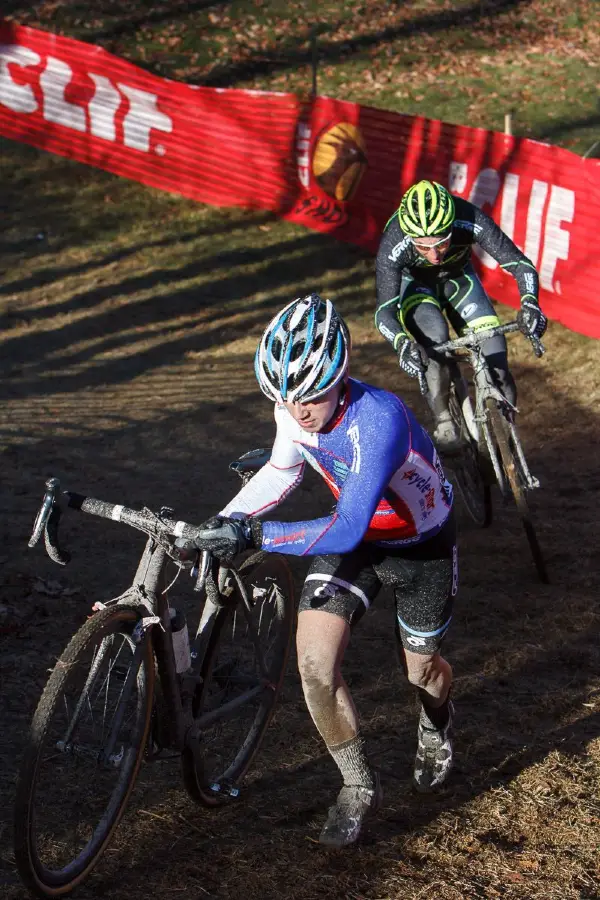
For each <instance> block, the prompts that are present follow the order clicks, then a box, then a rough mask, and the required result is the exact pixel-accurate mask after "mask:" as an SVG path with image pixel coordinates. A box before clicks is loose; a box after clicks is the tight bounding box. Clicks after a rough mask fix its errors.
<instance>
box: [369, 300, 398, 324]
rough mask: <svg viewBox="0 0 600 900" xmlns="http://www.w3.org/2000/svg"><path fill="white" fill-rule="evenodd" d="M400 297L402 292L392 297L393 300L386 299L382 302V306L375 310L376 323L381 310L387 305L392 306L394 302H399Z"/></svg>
mask: <svg viewBox="0 0 600 900" xmlns="http://www.w3.org/2000/svg"><path fill="white" fill-rule="evenodd" d="M399 299H400V294H398V296H397V297H392V299H391V300H386V301H385V303H382V304H381V306H378V307H377V309H376V310H375V324H377V316H378V315H379V313H380V312H381V310H382V309H385V308H386V306H390V305H391V304H392V303H397V302H398V300H399Z"/></svg>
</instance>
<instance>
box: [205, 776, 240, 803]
mask: <svg viewBox="0 0 600 900" xmlns="http://www.w3.org/2000/svg"><path fill="white" fill-rule="evenodd" d="M209 788H210V790H211V791H212V792H213V794H218V795H219V796H220V797H229V798H230V799H231V800H237V799H238V797H239V796H240V789H239V788H237V787H235V786H234V785H233V784H228V783H227V782H219V781H215V782H213V784H211V785H209Z"/></svg>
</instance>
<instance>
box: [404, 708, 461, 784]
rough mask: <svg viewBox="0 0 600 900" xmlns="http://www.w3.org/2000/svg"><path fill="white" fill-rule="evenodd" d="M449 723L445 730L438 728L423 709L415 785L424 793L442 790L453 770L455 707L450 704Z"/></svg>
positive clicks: (414, 776)
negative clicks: (453, 721)
mask: <svg viewBox="0 0 600 900" xmlns="http://www.w3.org/2000/svg"><path fill="white" fill-rule="evenodd" d="M448 712H449V716H448V722H447V723H446V725H445V726H444V727H443V728H436V727H435V725H433V723H432V722H431V721H430V719H429V717H428V715H427V713H426V712H425V710H424V709H423V708H422V707H421V718H420V719H419V731H418V735H417V740H418V743H417V756H416V758H415V769H414V773H413V785H414V787H415V788H416V789H417V790H418V791H422V792H423V793H425V792H427V791H435V790H437V788H440V787H441V786H442V785H443V784H444V783H445V781H446V779H447V778H448V775H449V774H450V769H451V768H452V762H453V755H452V720H453V718H454V707H453V705H452V703H451V702H450V703H449V704H448Z"/></svg>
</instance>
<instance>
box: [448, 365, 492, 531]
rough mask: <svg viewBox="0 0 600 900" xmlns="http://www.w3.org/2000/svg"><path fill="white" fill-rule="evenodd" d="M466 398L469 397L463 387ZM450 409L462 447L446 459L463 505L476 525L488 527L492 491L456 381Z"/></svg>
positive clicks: (451, 385)
mask: <svg viewBox="0 0 600 900" xmlns="http://www.w3.org/2000/svg"><path fill="white" fill-rule="evenodd" d="M464 394H465V402H469V401H468V395H467V393H466V387H465V388H464ZM448 406H449V410H450V415H451V416H452V419H453V420H454V423H455V425H456V427H457V429H458V431H459V434H460V437H461V443H462V449H461V451H460V453H459V454H457V455H456V456H452V457H449V458H448V460H446V461H445V464H446V465H447V467H448V469H450V470H451V471H452V472H453V473H454V480H455V481H456V484H457V486H458V490H459V492H460V496H461V499H462V501H463V505H464V507H465V509H466V511H467V513H468V514H469V516H470V517H471V519H472V520H473V522H475V524H476V525H477V526H479V528H487V527H488V526H489V525H490V524H491V521H492V494H491V489H490V486H489V484H488V483H487V481H486V479H485V477H484V473H483V470H482V466H481V459H480V454H479V447H478V445H477V442H476V441H475V439H474V437H473V435H472V434H471V430H470V429H469V427H468V424H467V422H466V420H465V416H464V412H463V405H462V403H461V399H460V397H459V392H458V391H457V387H456V384H455V382H452V383H451V384H450V397H449V404H448Z"/></svg>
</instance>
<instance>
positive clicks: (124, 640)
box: [15, 451, 295, 897]
mask: <svg viewBox="0 0 600 900" xmlns="http://www.w3.org/2000/svg"><path fill="white" fill-rule="evenodd" d="M264 461H265V459H264V451H252V452H251V453H249V454H246V455H245V456H243V457H240V459H239V460H237V461H236V462H235V463H233V464H232V466H231V468H233V469H235V470H236V471H237V472H238V473H239V474H240V475H241V476H242V479H243V480H245V479H246V478H248V477H249V476H250V475H251V474H252V473H253V472H254V471H255V469H256V468H258V467H259V466H260V465H262V464H263V462H264ZM63 506H66V507H70V508H73V509H77V510H80V511H81V512H86V513H90V514H92V515H95V516H100V517H103V518H106V519H109V520H112V521H116V522H121V523H123V524H125V525H129V526H131V527H132V528H135V529H137V530H139V531H141V532H143V533H144V534H146V535H147V541H146V545H145V548H144V550H143V551H142V555H141V558H140V561H139V564H138V566H137V571H136V574H135V577H134V579H133V582H132V584H131V586H130V587H129V588H128V589H127V590H126V591H125V592H124V593H123V594H121V595H120V596H118V597H115V598H114V599H112V600H108V601H107V602H106V603H95V604H94V606H93V607H92V611H91V615H90V617H89V618H88V620H87V621H86V622H85V624H84V625H83V626H82V627H81V628H80V629H79V630H78V631H77V632H76V634H75V635H74V636H73V638H72V639H71V641H70V643H69V644H68V646H67V647H66V649H65V650H64V652H63V653H62V655H61V656H60V658H59V659H58V661H57V662H56V665H55V666H54V668H53V670H52V672H51V675H50V678H49V679H48V682H47V684H46V687H45V689H44V691H43V694H42V696H41V699H40V701H39V704H38V706H37V709H36V711H35V714H34V717H33V720H32V724H31V731H30V743H29V746H28V747H27V749H26V751H25V756H24V759H23V762H22V766H21V770H20V775H19V780H18V785H17V793H16V802H15V856H16V861H17V866H18V869H19V873H20V875H21V877H22V879H23V881H24V882H25V884H26V885H27V886H28V887H29V888H30V889H31V890H32V891H33V892H34V893H36V894H37V895H38V896H42V897H59V896H62V895H64V894H67V893H69V892H70V891H71V890H72V889H73V888H75V887H76V886H77V885H78V884H80V883H81V882H82V881H83V880H84V879H85V878H86V876H87V875H88V874H89V873H90V871H91V870H92V868H93V866H94V865H95V864H96V863H97V861H98V860H99V858H100V857H101V855H102V853H103V852H104V850H105V849H106V848H107V845H108V843H109V841H110V839H111V837H112V835H113V833H114V831H115V829H116V827H117V825H118V823H119V820H120V819H121V816H122V815H123V813H124V811H125V808H126V805H127V802H128V800H129V797H130V795H131V791H132V788H133V786H134V782H135V780H136V777H137V775H138V772H139V769H140V766H141V764H142V761H143V760H144V758H145V759H146V760H152V759H157V758H161V756H163V755H164V754H165V752H167V753H168V754H169V755H170V756H172V755H180V756H181V763H182V770H183V783H184V785H185V787H186V789H187V791H188V793H189V795H190V797H191V798H192V799H193V800H194V801H195V802H197V803H200V804H203V805H205V806H208V807H214V806H217V805H219V804H221V803H226V802H231V799H232V798H234V797H236V796H237V794H238V793H239V787H238V786H239V783H240V780H241V779H242V778H243V776H244V774H245V773H246V771H247V769H248V767H249V765H250V763H251V761H252V759H253V757H254V755H255V753H256V751H257V749H258V747H259V744H260V742H261V739H262V737H263V734H264V732H265V729H266V728H267V725H268V724H269V721H270V719H271V716H272V714H273V711H274V708H275V704H276V702H277V698H278V694H279V691H280V689H281V685H282V681H283V676H284V671H285V666H286V662H287V657H288V652H289V647H290V642H291V638H292V629H293V620H294V615H295V607H294V598H293V583H292V578H291V575H290V570H289V568H288V564H287V562H286V560H285V558H284V557H282V556H280V555H278V554H273V553H264V552H258V553H254V554H253V555H251V556H249V557H247V558H245V559H243V561H241V562H239V563H238V561H237V560H236V565H233V564H231V565H227V566H225V565H222V564H219V563H218V562H217V561H216V560H214V559H213V558H212V557H211V555H210V554H209V553H207V552H199V551H198V550H197V548H196V547H195V544H194V535H195V533H196V529H195V528H194V526H193V525H189V524H187V523H186V522H182V521H175V520H174V519H173V518H172V516H173V510H171V509H169V508H166V507H163V508H162V509H161V510H160V511H159V512H153V511H151V510H150V509H147V508H144V509H142V510H139V511H136V510H133V509H128V508H126V507H124V506H121V505H118V504H117V505H115V504H111V503H105V502H103V501H100V500H95V499H93V498H90V497H84V496H82V495H81V494H77V493H74V492H71V491H66V492H64V493H62V494H61V492H60V485H59V482H58V480H57V479H49V480H48V482H47V483H46V493H45V496H44V500H43V503H42V507H41V509H40V512H39V513H38V516H37V519H36V523H35V526H34V531H33V534H32V537H31V540H30V542H29V544H30V546H33V545H34V544H35V543H36V542H37V541H38V540H39V538H40V537H41V535H42V534H43V535H44V540H45V545H46V549H47V551H48V553H49V555H50V557H51V558H52V559H53V560H54V561H55V562H57V563H59V564H61V565H65V564H66V563H67V562H68V559H69V555H68V553H66V552H65V551H64V550H63V548H62V547H61V545H60V542H59V536H58V528H59V522H60V517H61V514H62V511H63ZM169 570H171V571H169ZM184 570H186V571H188V572H190V573H191V574H192V575H193V578H194V590H196V591H203V596H204V600H203V603H202V604H201V609H200V615H199V623H198V628H197V632H196V635H195V638H192V639H191V640H190V639H189V637H188V629H187V624H183V616H182V613H181V610H180V609H175V608H174V607H173V605H172V603H171V601H170V595H171V589H172V586H173V583H174V582H175V581H176V580H177V577H178V576H179V575H180V573H181V572H182V571H184ZM173 573H174V577H171V575H172V574H173ZM169 579H170V581H171V583H170V584H169V583H168V582H169Z"/></svg>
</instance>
